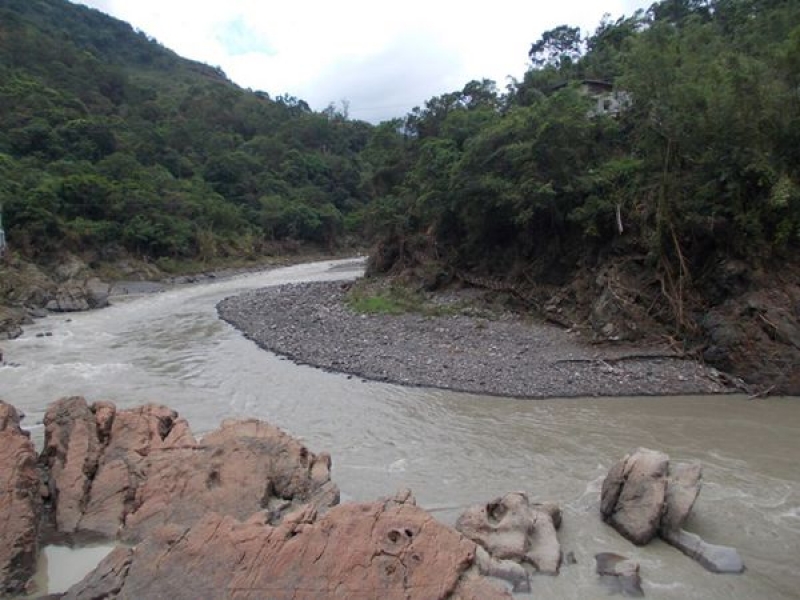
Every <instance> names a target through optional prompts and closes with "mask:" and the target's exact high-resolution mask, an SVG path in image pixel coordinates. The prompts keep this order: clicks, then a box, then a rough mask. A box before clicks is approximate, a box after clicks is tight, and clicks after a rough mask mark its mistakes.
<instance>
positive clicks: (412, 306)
mask: <svg viewBox="0 0 800 600" xmlns="http://www.w3.org/2000/svg"><path fill="white" fill-rule="evenodd" d="M346 303H347V305H348V306H349V307H350V309H351V310H353V311H355V312H357V313H361V314H372V315H401V314H406V313H414V314H421V315H424V316H426V317H441V316H447V315H452V314H456V313H458V312H460V311H459V308H458V307H454V306H445V305H441V304H435V303H433V302H431V300H430V299H429V298H428V297H427V296H426V295H425V294H424V293H423V292H421V291H419V290H415V289H413V288H411V287H408V286H406V285H403V284H400V283H397V282H392V283H391V284H388V285H387V284H386V283H385V282H375V281H374V280H367V279H362V280H360V281H358V282H356V283H355V284H354V285H353V287H351V288H350V291H349V292H348V294H347V299H346Z"/></svg>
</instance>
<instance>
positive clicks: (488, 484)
mask: <svg viewBox="0 0 800 600" xmlns="http://www.w3.org/2000/svg"><path fill="white" fill-rule="evenodd" d="M361 270H362V264H361V263H360V262H358V261H332V262H321V263H313V264H305V265H298V266H293V267H288V268H284V269H278V270H274V271H270V272H264V273H256V274H249V275H244V276H240V277H236V278H233V279H227V280H224V281H218V282H214V283H209V284H202V285H196V286H187V287H180V288H175V289H172V290H169V291H166V292H162V293H158V294H152V295H146V296H139V297H126V298H119V299H116V300H115V302H114V304H113V306H111V307H109V308H107V309H105V310H102V311H95V312H88V313H81V314H72V315H61V316H52V317H49V318H47V319H45V320H42V321H39V322H38V323H36V324H35V325H32V326H30V327H28V328H27V329H26V331H25V334H24V335H23V336H22V337H21V338H19V339H17V340H14V341H11V342H4V350H5V354H6V359H7V360H8V361H10V362H12V363H15V364H16V366H7V367H3V368H0V398H2V399H4V400H5V401H7V402H10V403H12V404H14V405H16V406H17V407H19V408H20V409H21V410H22V411H23V412H24V413H25V414H26V415H27V416H26V418H25V421H24V422H23V424H24V425H25V426H26V427H28V428H29V429H30V430H31V432H32V434H33V437H34V439H37V440H40V439H41V436H42V427H41V419H42V417H43V415H44V412H45V409H46V407H47V405H48V404H49V403H50V402H52V401H54V400H55V399H57V398H59V397H61V396H65V395H74V394H78V395H84V396H86V397H87V399H89V400H90V401H95V400H106V399H107V400H113V401H114V402H115V403H116V404H117V405H118V406H120V407H130V406H134V405H138V404H141V403H143V402H151V401H153V402H159V403H163V404H166V405H168V406H170V407H172V408H174V409H176V410H177V411H178V412H179V413H180V414H181V416H183V417H185V418H187V419H188V420H189V422H190V424H191V426H192V428H193V430H194V431H195V433H202V432H205V431H209V430H211V429H213V428H215V427H216V426H217V425H218V424H219V422H220V421H221V420H222V419H225V418H229V417H257V418H260V419H264V420H267V421H270V422H272V423H274V424H276V425H278V426H280V427H281V428H283V429H285V430H286V431H288V432H289V433H291V434H293V435H295V436H297V437H299V438H301V439H303V440H304V442H305V443H306V444H307V445H308V446H309V447H310V448H311V449H312V450H313V451H316V452H319V451H323V450H324V451H328V452H330V453H331V454H332V456H333V478H334V480H335V481H336V482H337V483H338V484H339V486H340V487H341V489H342V500H343V501H347V500H372V499H375V498H377V497H382V496H386V495H389V494H391V493H393V492H394V491H396V490H397V489H400V488H404V487H408V488H411V489H412V490H413V492H414V494H415V495H416V497H417V500H418V503H419V504H421V505H422V506H423V507H425V508H427V509H429V510H431V511H432V512H433V513H434V514H435V515H436V516H437V518H439V519H441V520H442V521H444V522H447V523H451V524H452V523H453V522H454V521H455V519H456V517H457V516H458V514H459V513H460V512H461V511H462V510H463V509H464V508H465V507H466V506H468V505H470V504H473V503H478V502H485V501H487V500H489V499H491V498H493V497H495V496H497V495H500V494H502V493H504V492H507V491H515V490H524V491H527V492H528V493H529V495H530V496H531V497H533V498H536V499H542V500H555V501H557V502H558V503H559V504H560V505H561V506H562V507H563V508H564V524H563V528H562V530H561V534H560V537H561V541H562V548H563V550H564V551H565V552H569V551H571V552H573V553H574V555H575V557H576V559H577V564H574V565H570V566H565V567H564V568H563V569H562V572H561V575H559V576H558V577H541V578H536V579H535V580H534V581H533V593H534V595H535V597H537V598H575V599H578V598H581V599H583V598H595V597H598V598H602V597H604V596H605V595H606V592H605V590H603V589H602V588H601V587H599V585H598V581H597V576H596V575H595V574H594V559H593V557H594V554H595V553H597V552H605V551H610V552H618V553H620V554H624V555H626V556H629V557H631V558H634V559H636V560H638V561H639V562H640V564H641V574H642V579H643V587H644V590H645V593H646V595H647V597H649V598H665V599H687V598H697V599H707V598H710V599H715V598H720V599H721V598H724V599H725V600H734V599H742V600H752V599H762V598H776V599H784V598H785V599H788V598H800V398H770V399H765V400H748V399H746V398H744V397H741V396H724V397H723V396H717V397H660V398H574V399H552V400H518V399H505V398H497V397H482V396H477V395H469V394H463V393H454V392H448V391H443V390H429V389H423V388H406V387H400V386H395V385H388V384H384V383H376V382H365V381H362V380H360V379H358V378H353V377H348V376H346V375H341V374H336V373H327V372H323V371H321V370H318V369H314V368H311V367H306V366H299V365H295V364H293V363H291V362H290V361H288V360H285V359H282V358H280V357H278V356H275V355H273V354H271V353H268V352H264V351H262V350H260V349H258V348H257V347H256V346H255V344H253V343H252V342H250V341H248V340H246V339H245V338H244V337H243V336H241V335H240V334H239V333H238V332H237V331H236V330H234V329H233V328H232V327H230V326H229V325H227V324H226V323H224V322H222V321H221V320H219V319H218V318H217V316H216V310H215V305H216V304H217V302H218V301H220V300H221V299H223V298H225V297H227V296H230V295H234V294H237V293H240V292H244V291H247V290H251V289H255V288H260V287H264V286H270V285H278V284H283V283H291V282H301V281H329V280H339V279H351V278H354V277H357V276H358V275H359V274H360V273H361ZM37 334H50V335H45V336H41V337H38V336H37ZM637 446H647V447H650V448H655V449H659V450H662V451H665V452H667V453H668V454H669V455H670V456H671V457H672V459H673V460H694V461H700V462H701V463H702V464H703V467H704V487H703V490H702V493H701V495H700V498H699V500H698V502H697V504H696V506H695V510H694V515H693V517H692V519H691V522H690V523H689V527H688V529H690V530H692V531H694V532H696V533H699V534H700V535H702V536H703V537H704V538H705V539H706V540H707V541H709V542H711V543H718V544H726V545H732V546H736V547H737V548H738V549H739V551H740V552H741V554H742V556H743V558H744V560H745V563H746V565H747V571H746V573H745V574H743V575H739V576H735V575H714V574H711V573H708V572H707V571H705V570H704V569H702V568H701V567H700V566H699V565H697V564H696V563H694V562H693V561H691V560H689V559H688V558H686V557H684V556H683V555H682V554H681V553H680V552H678V551H677V550H675V549H673V548H671V547H670V546H667V545H666V544H663V543H661V542H654V543H653V544H651V545H649V546H647V547H645V548H636V547H634V546H633V545H631V544H629V543H628V542H626V541H625V540H624V539H623V538H621V537H620V536H619V535H618V534H616V533H615V532H614V531H612V530H611V529H610V528H608V527H607V526H605V525H604V524H602V523H601V522H600V519H599V516H598V504H599V490H600V484H601V482H602V478H603V476H604V475H605V473H606V472H607V470H608V468H609V467H610V466H611V465H612V464H613V463H614V462H616V461H617V460H618V459H620V458H621V457H622V456H623V455H624V453H625V452H626V451H628V450H629V449H631V448H634V447H637ZM49 556H50V558H49V560H48V561H46V562H48V563H49V565H48V569H49V572H50V578H51V580H53V579H57V578H58V576H59V574H62V575H63V573H60V571H63V570H65V569H67V568H68V569H69V570H70V571H71V572H74V571H75V569H74V567H71V566H70V567H66V566H64V565H66V563H65V562H64V563H62V564H59V563H60V559H59V558H58V557H59V554H58V552H51V553H50V555H49ZM93 556H94V555H93ZM94 560H97V559H96V558H94ZM51 591H57V590H56V589H55V588H53V589H52V590H51ZM521 597H525V596H521ZM530 597H534V596H530Z"/></svg>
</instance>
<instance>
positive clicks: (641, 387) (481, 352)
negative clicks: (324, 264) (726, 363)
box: [217, 283, 737, 398]
mask: <svg viewBox="0 0 800 600" xmlns="http://www.w3.org/2000/svg"><path fill="white" fill-rule="evenodd" d="M346 287H347V286H346V285H345V286H343V285H342V284H341V283H307V284H297V285H287V286H279V287H272V288H265V289H262V290H258V291H255V292H250V293H247V294H243V295H240V296H236V297H231V298H227V299H225V300H223V301H222V302H221V303H220V304H219V305H218V306H217V309H218V312H219V315H220V317H221V318H223V319H224V320H225V321H227V322H228V323H230V324H231V325H233V326H234V327H236V328H237V329H239V330H240V331H241V332H242V333H243V334H244V335H245V336H246V337H248V338H249V339H251V340H253V341H254V342H256V343H257V344H258V345H259V346H260V347H262V348H264V349H266V350H270V351H272V352H275V353H277V354H280V355H284V356H287V357H288V358H290V359H292V360H294V361H296V362H299V363H303V364H309V365H312V366H316V367H320V368H323V369H328V370H332V371H338V372H343V373H349V374H352V375H357V376H359V377H363V378H365V379H371V380H377V381H386V382H392V383H399V384H403V385H415V386H425V387H436V388H445V389H452V390H457V391H464V392H472V393H479V394H490V395H502V396H514V397H526V398H547V397H575V396H628V395H631V396H633V395H664V394H714V393H729V392H734V391H737V390H736V388H735V387H734V386H733V385H732V384H731V383H730V381H731V379H730V378H729V377H727V376H726V375H724V374H721V373H719V372H718V371H716V370H715V369H713V368H709V367H706V366H704V365H702V364H700V363H698V362H695V361H692V360H686V359H683V358H681V357H679V356H677V355H675V353H674V352H672V351H671V350H670V349H669V348H667V347H664V346H657V345H649V346H644V345H630V344H613V345H610V344H605V345H593V344H588V343H586V342H585V341H583V340H582V338H581V337H580V335H579V333H578V332H576V331H570V330H566V329H562V328H559V327H557V326H555V325H550V324H547V323H535V322H531V321H529V320H524V319H522V318H520V317H518V316H515V315H512V314H504V315H500V316H499V317H497V318H491V319H490V318H484V317H476V316H469V315H465V314H455V315H447V316H423V315H419V314H401V315H388V314H358V313H356V312H355V311H353V310H351V309H350V308H349V307H348V306H347V305H346V304H345V293H346Z"/></svg>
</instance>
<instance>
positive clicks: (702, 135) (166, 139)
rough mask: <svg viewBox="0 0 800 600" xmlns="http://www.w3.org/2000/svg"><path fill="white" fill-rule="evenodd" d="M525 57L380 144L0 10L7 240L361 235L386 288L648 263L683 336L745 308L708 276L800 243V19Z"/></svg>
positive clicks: (14, 1)
mask: <svg viewBox="0 0 800 600" xmlns="http://www.w3.org/2000/svg"><path fill="white" fill-rule="evenodd" d="M529 57H530V59H531V68H530V70H529V71H528V72H527V73H526V74H525V76H524V78H523V79H522V80H521V81H513V82H512V83H511V84H510V85H508V86H507V88H506V90H504V91H503V92H502V93H500V92H499V91H498V90H497V88H496V86H495V83H494V82H492V81H487V80H484V81H472V82H469V83H467V84H466V85H465V86H464V88H463V89H461V90H458V91H455V92H453V93H448V94H443V95H442V96H439V97H435V98H432V99H430V100H429V101H427V102H426V103H425V105H424V107H423V108H418V109H415V110H414V111H412V112H411V113H410V114H409V115H407V116H406V117H405V118H404V119H396V120H394V121H389V122H385V123H382V124H380V125H378V126H375V127H373V126H371V125H369V124H367V123H363V122H357V121H356V122H354V121H351V120H349V119H348V118H347V115H346V114H342V113H341V112H338V111H336V110H335V108H333V107H331V108H329V109H328V110H326V111H324V112H322V113H315V112H313V111H311V110H310V109H309V107H308V105H307V104H306V103H305V102H303V101H302V100H299V99H297V98H294V97H291V96H288V95H286V96H282V97H278V98H275V99H272V98H270V97H269V96H268V95H267V94H265V93H263V92H252V91H249V90H242V89H240V88H238V87H237V86H235V85H233V84H232V83H231V82H230V81H228V80H227V79H226V78H225V76H224V74H223V73H222V72H221V71H220V70H219V69H215V68H212V67H208V66H206V65H202V64H199V63H195V62H192V61H187V60H185V59H182V58H180V57H178V56H177V55H175V54H174V53H172V52H170V51H168V50H166V49H165V48H163V47H162V46H160V45H159V44H158V43H157V42H156V41H154V40H152V39H150V38H148V37H147V36H146V35H145V34H144V33H142V32H136V31H134V30H133V29H131V27H130V26H129V25H127V24H125V23H122V22H120V21H117V20H114V19H111V18H109V17H107V16H105V15H103V14H101V13H99V12H97V11H94V10H91V9H88V8H85V7H82V6H77V5H73V4H70V3H68V2H66V1H65V0H0V204H2V207H3V216H4V223H5V226H6V229H7V232H8V237H9V242H10V244H11V246H12V247H13V248H14V249H16V250H17V251H19V252H21V253H22V254H23V255H26V256H28V257H32V258H34V259H37V260H39V259H42V258H46V257H47V256H48V255H52V254H54V253H57V252H59V251H62V250H65V249H66V250H70V251H77V252H82V251H88V252H90V253H93V254H94V255H95V256H97V257H98V258H101V259H103V258H114V256H118V255H120V254H124V253H125V252H128V253H133V254H136V255H140V256H142V257H145V258H155V259H158V258H161V259H171V258H186V257H190V258H199V259H202V260H206V259H212V258H215V257H218V256H226V255H231V256H248V255H256V254H258V253H259V252H262V251H264V250H265V248H268V247H269V246H270V244H271V243H272V242H274V241H281V240H301V241H308V242H312V243H316V244H318V245H320V246H321V247H324V248H328V249H330V248H333V247H335V246H336V245H337V244H339V243H340V242H341V240H342V239H343V238H344V237H346V236H347V235H348V234H351V235H354V236H358V237H359V239H361V240H364V239H374V240H377V241H378V242H379V243H378V251H377V252H376V253H375V255H374V260H373V266H374V267H375V269H376V270H377V271H390V270H395V271H402V270H403V269H406V268H407V267H412V268H414V267H419V266H420V265H421V266H422V268H421V269H418V270H417V271H418V272H421V273H422V276H423V278H425V279H426V283H428V284H430V285H437V284H440V283H443V282H446V281H448V280H449V279H451V278H452V277H454V276H461V277H462V278H465V279H467V280H469V278H470V277H472V278H475V277H477V276H488V277H490V278H492V279H493V280H495V281H498V280H501V281H504V282H505V283H506V284H507V285H508V286H516V288H517V289H518V288H519V287H520V286H523V287H524V286H528V287H529V288H530V287H536V286H543V285H544V286H548V285H551V286H560V285H563V284H565V283H568V282H570V281H572V280H574V278H575V277H576V274H578V273H580V272H581V270H583V272H589V273H591V271H592V269H596V268H598V267H599V266H602V265H605V264H608V263H609V262H613V261H615V260H616V261H618V262H619V261H628V262H631V263H635V264H636V268H637V269H638V270H639V271H640V272H642V273H645V274H647V277H649V279H647V278H645V279H643V280H642V281H643V283H642V287H643V288H647V289H646V290H644V289H639V288H638V287H637V289H634V290H627V292H628V293H629V296H631V297H632V302H634V303H635V302H638V303H642V304H647V305H648V308H647V310H648V311H649V313H650V314H651V315H655V316H656V317H657V318H658V319H660V320H661V321H663V322H667V321H670V322H672V323H673V324H674V325H677V328H678V329H681V328H683V327H685V326H686V325H688V324H689V323H688V319H686V318H685V314H684V309H685V304H686V297H687V295H691V294H694V296H695V297H697V296H704V297H705V298H706V299H709V297H710V296H713V295H714V294H717V296H718V297H717V298H710V301H712V302H713V301H716V300H719V299H720V298H721V297H722V296H724V294H725V293H729V291H728V292H725V291H724V290H722V291H720V290H719V289H718V286H716V287H715V286H714V285H708V281H707V276H708V275H709V274H713V273H715V272H716V271H717V270H718V267H719V264H720V263H721V262H722V261H726V260H731V259H736V260H741V261H742V262H743V263H745V264H748V265H751V266H752V265H770V264H771V265H773V266H772V267H770V268H772V269H773V271H774V270H775V267H774V265H775V264H776V263H780V261H782V260H784V259H785V258H787V257H791V256H792V255H793V254H794V253H796V252H797V250H798V249H800V4H798V3H797V2H794V1H790V0H661V1H660V2H657V3H656V4H654V5H653V6H652V7H651V8H650V9H649V10H647V11H639V12H637V13H636V14H634V15H633V16H630V17H622V18H619V19H617V20H612V19H611V18H610V17H609V18H606V19H604V20H603V22H601V23H600V25H599V26H598V27H597V29H596V31H595V32H594V33H592V34H590V35H588V36H586V37H584V36H583V35H582V34H581V31H580V30H579V29H578V28H574V27H570V26H567V25H564V26H561V27H557V28H555V29H553V30H551V31H548V32H545V33H544V34H543V35H542V37H541V38H540V39H539V40H537V41H535V42H534V43H533V44H532V46H531V49H530V55H529ZM591 82H606V83H608V84H611V85H613V89H614V90H615V93H616V94H617V96H616V97H615V98H616V100H621V101H622V104H621V106H620V107H619V108H620V110H615V111H611V112H606V113H603V112H602V111H597V110H596V107H597V101H598V99H597V97H596V96H595V95H593V94H592V93H586V92H587V89H588V88H590V87H591V86H592V85H594V84H593V83H591ZM600 87H601V88H602V86H600ZM609 97H611V96H609ZM601 100H602V96H601ZM595 292H596V290H595ZM698 292H699V294H698ZM595 295H596V294H595Z"/></svg>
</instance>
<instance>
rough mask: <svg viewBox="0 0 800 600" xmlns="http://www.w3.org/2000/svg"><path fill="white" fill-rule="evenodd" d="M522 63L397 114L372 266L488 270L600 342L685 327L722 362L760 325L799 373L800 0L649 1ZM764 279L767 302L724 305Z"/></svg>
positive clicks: (423, 272) (438, 272)
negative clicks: (500, 89) (507, 81)
mask: <svg viewBox="0 0 800 600" xmlns="http://www.w3.org/2000/svg"><path fill="white" fill-rule="evenodd" d="M530 59H531V68H530V70H529V71H528V72H527V73H526V75H525V77H524V78H523V80H522V81H517V82H512V84H511V85H509V86H508V88H507V90H506V91H505V93H502V94H499V93H497V90H496V89H495V87H494V84H493V82H490V81H484V82H482V83H477V82H472V83H470V84H468V85H467V86H466V87H465V88H464V89H463V90H461V91H456V92H454V93H451V94H445V95H442V96H440V97H436V98H433V99H431V100H429V101H428V102H427V103H426V104H425V107H424V108H422V109H420V110H416V111H414V112H413V113H412V114H410V115H409V116H408V117H407V118H406V120H405V122H404V125H405V128H406V131H407V132H408V133H409V134H410V135H408V137H407V139H405V140H400V139H398V138H395V140H394V143H395V146H394V147H393V148H392V149H391V152H387V153H386V155H385V156H386V162H385V164H384V167H383V171H382V172H383V173H384V174H385V175H384V177H383V179H382V181H383V185H384V189H383V192H384V195H383V198H382V200H381V201H380V203H379V204H378V205H376V210H375V211H374V213H373V215H372V216H373V219H372V221H371V224H372V226H373V227H374V228H376V229H377V230H379V231H380V232H382V243H381V245H380V246H379V248H378V249H377V251H376V252H375V254H374V255H373V257H372V264H371V268H372V271H373V272H393V273H399V272H405V273H409V272H411V273H414V274H415V275H416V276H417V277H418V278H421V279H422V281H423V283H424V284H425V285H427V286H429V287H436V286H437V285H442V284H445V283H447V282H449V281H453V280H457V279H460V280H462V281H467V282H471V283H475V284H480V283H481V282H483V283H485V284H487V285H490V286H491V287H492V289H495V290H506V291H507V292H508V293H509V295H511V296H513V297H515V298H517V299H521V300H522V301H523V302H524V303H525V304H527V305H528V306H529V307H532V308H533V309H534V310H536V311H538V312H540V313H545V314H547V315H548V316H549V317H551V318H552V319H553V320H557V321H559V322H563V323H565V324H567V325H569V324H571V323H587V324H590V325H591V327H592V329H593V331H594V335H596V336H598V337H599V338H601V339H620V338H622V339H624V338H637V337H641V336H646V335H652V334H653V333H654V332H656V333H657V334H659V335H663V336H667V337H670V338H672V339H674V340H675V341H676V343H677V344H679V345H681V346H683V345H687V344H688V345H691V343H692V340H694V342H699V343H700V345H701V347H704V348H705V356H706V358H707V359H709V360H711V361H712V362H715V364H718V365H720V366H723V367H725V368H733V367H734V366H735V364H734V363H736V361H737V359H736V357H735V356H734V355H735V353H736V352H737V351H738V350H737V348H739V347H740V346H741V347H742V348H744V349H742V352H745V351H748V352H752V350H753V348H755V347H756V346H757V342H758V339H760V337H763V338H765V340H766V342H770V343H771V342H776V341H777V342H778V345H777V346H775V347H774V348H771V349H770V350H769V352H768V353H767V354H769V359H770V360H773V359H774V360H773V363H774V364H773V365H772V367H773V368H772V369H771V370H770V372H771V373H772V374H773V376H777V375H785V374H786V373H787V371H789V375H790V376H793V377H795V378H796V379H797V381H800V364H798V362H797V361H798V354H797V350H798V349H800V329H798V327H797V322H798V318H800V289H798V288H797V286H796V285H795V284H796V273H797V270H796V264H797V261H796V258H795V257H796V256H797V252H798V250H800V3H798V2H794V1H787V0H662V1H661V2H657V3H656V4H654V5H653V6H652V7H651V9H649V10H648V11H640V12H638V13H636V14H635V15H633V16H631V17H623V18H620V19H617V20H613V19H611V18H607V19H606V20H604V21H603V22H602V23H600V25H599V26H598V27H597V29H596V31H595V32H594V33H592V34H591V35H588V36H586V37H584V36H582V35H581V32H580V30H579V29H578V28H573V27H570V26H567V25H565V26H562V27H558V28H556V29H553V30H551V31H548V32H546V33H545V34H544V35H543V36H542V37H541V39H539V40H537V41H535V42H534V43H533V44H532V46H531V49H530ZM606 83H610V84H611V85H612V86H613V89H611V90H610V91H603V90H604V89H605V90H608V88H609V87H611V86H606V85H605V84H606ZM598 89H599V90H600V91H599V92H598V91H597V90H598ZM604 99H605V101H606V105H605V106H606V107H608V108H615V110H609V111H606V112H604V111H602V110H598V101H600V102H603V101H604ZM615 102H617V104H616V105H615ZM793 269H794V270H793ZM781 281H784V282H786V284H787V285H788V286H789V287H785V286H783V287H782V284H781ZM771 285H774V286H775V287H776V289H779V290H780V291H778V292H775V294H773V295H772V296H771V297H773V296H774V298H773V300H774V299H775V298H780V301H779V302H778V304H779V305H780V309H778V308H775V310H773V308H774V307H773V308H770V307H771V306H772V305H769V306H770V307H767V305H766V304H764V303H763V302H762V301H761V300H757V299H751V300H752V302H751V306H750V308H747V307H744V308H734V307H732V305H731V302H732V301H735V300H736V299H739V298H743V297H744V296H745V294H746V293H747V292H749V291H752V290H757V289H764V286H767V287H768V286H771ZM729 301H730V302H729ZM726 303H727V304H726ZM715 311H716V312H715ZM726 311H728V312H726ZM748 311H749V312H748ZM776 311H777V312H776ZM718 313H719V314H718ZM722 313H725V314H726V315H727V317H730V319H732V320H734V321H736V320H737V319H739V317H741V316H742V315H744V316H745V317H747V319H755V325H754V326H755V327H756V329H757V330H758V331H757V334H756V333H754V332H752V331H745V330H742V331H736V332H732V331H731V330H729V329H725V328H724V327H722V326H721V325H720V323H721V322H722V321H721V320H720V319H722V317H721V314H722ZM740 313H741V314H740ZM718 317H719V319H718ZM747 319H745V320H747ZM726 322H727V321H726ZM737 327H738V325H737ZM754 336H755V337H754ZM759 336H760V337H759ZM716 338H719V339H716ZM757 338H758V339H757ZM782 344H788V348H789V350H788V351H785V352H784V350H785V349H786V346H785V345H782ZM733 346H735V348H734V347H733ZM745 346H747V347H748V348H749V350H748V349H747V348H745ZM763 351H764V347H761V348H760V350H758V351H757V352H763ZM765 357H766V355H765ZM740 362H741V361H740ZM759 368H760V367H759Z"/></svg>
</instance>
